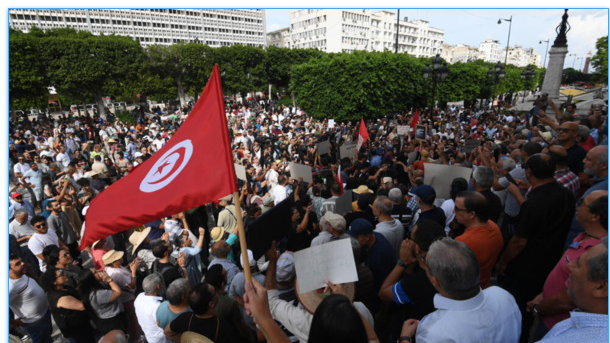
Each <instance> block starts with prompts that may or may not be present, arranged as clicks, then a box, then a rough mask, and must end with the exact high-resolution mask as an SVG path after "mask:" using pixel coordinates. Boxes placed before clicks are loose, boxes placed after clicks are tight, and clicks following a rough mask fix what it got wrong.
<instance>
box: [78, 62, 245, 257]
mask: <svg viewBox="0 0 610 343" xmlns="http://www.w3.org/2000/svg"><path fill="white" fill-rule="evenodd" d="M236 191H237V180H236V177H235V169H234V166H233V158H232V156H231V147H230V142H229V131H228V128H227V119H226V117H225V107H224V99H223V96H222V88H221V85H220V73H219V71H218V66H214V69H213V71H212V76H211V77H210V80H209V82H208V84H207V86H206V87H205V89H204V90H203V92H202V93H201V97H200V98H199V100H198V101H197V103H196V104H195V106H194V107H193V110H192V111H191V113H190V114H189V116H188V118H187V119H186V120H185V121H184V123H183V124H182V126H181V127H180V129H179V130H178V131H177V132H176V134H175V135H174V136H173V137H172V139H171V140H170V141H169V142H167V144H165V145H164V146H163V148H161V150H159V151H157V152H156V153H155V154H154V155H153V156H152V157H150V158H149V159H148V160H147V161H146V162H144V163H143V164H142V165H140V166H138V167H137V168H136V169H134V170H133V171H132V172H131V173H129V175H127V176H126V177H124V178H123V179H121V180H119V181H117V182H116V183H114V184H113V185H112V186H110V187H109V188H108V189H106V190H105V191H103V192H102V193H100V194H99V195H98V196H96V197H95V199H93V201H92V202H91V206H90V207H89V209H88V210H87V215H86V216H85V223H86V229H85V233H84V234H83V239H82V241H81V249H83V248H84V247H86V246H88V245H90V244H92V243H93V242H95V241H96V240H98V239H100V238H103V237H107V236H108V235H112V234H115V233H118V232H122V231H125V230H126V229H129V228H132V227H136V226H138V225H141V224H143V223H148V222H151V221H154V220H157V219H159V218H163V217H166V216H169V215H172V214H175V213H178V212H182V211H185V210H188V209H191V208H193V207H197V206H200V205H202V204H206V203H209V202H212V201H214V200H217V199H219V198H221V197H223V196H226V195H228V194H231V193H233V192H236Z"/></svg>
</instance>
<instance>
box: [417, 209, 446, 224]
mask: <svg viewBox="0 0 610 343" xmlns="http://www.w3.org/2000/svg"><path fill="white" fill-rule="evenodd" d="M422 220H431V221H433V222H437V223H438V224H439V225H440V226H442V227H445V221H446V220H447V217H445V212H444V211H443V209H441V208H440V207H435V208H433V209H431V210H428V211H424V212H421V213H420V214H419V219H417V222H418V223H419V222H420V221H422Z"/></svg>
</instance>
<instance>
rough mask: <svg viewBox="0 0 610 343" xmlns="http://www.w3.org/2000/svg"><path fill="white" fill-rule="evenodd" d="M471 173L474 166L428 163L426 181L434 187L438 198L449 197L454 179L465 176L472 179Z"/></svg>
mask: <svg viewBox="0 0 610 343" xmlns="http://www.w3.org/2000/svg"><path fill="white" fill-rule="evenodd" d="M471 174H472V168H465V167H458V166H450V165H446V164H434V163H426V173H425V174H424V183H425V184H426V185H430V186H432V188H434V190H435V191H436V198H437V199H449V198H450V197H451V196H450V191H451V182H453V179H455V178H456V177H463V178H464V179H466V181H470V175H471Z"/></svg>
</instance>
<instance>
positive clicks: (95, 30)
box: [9, 9, 266, 47]
mask: <svg viewBox="0 0 610 343" xmlns="http://www.w3.org/2000/svg"><path fill="white" fill-rule="evenodd" d="M32 26H36V27H38V28H40V29H42V30H48V29H55V28H66V27H70V28H74V29H76V30H77V31H88V32H91V33H92V34H94V35H100V34H105V35H110V34H116V35H120V36H128V37H131V38H133V39H134V40H135V39H137V40H138V41H139V42H140V44H141V45H142V46H144V47H146V46H148V45H152V44H160V45H171V44H175V43H180V42H200V43H202V44H207V45H209V46H211V47H220V46H231V45H246V46H259V47H263V46H265V44H266V35H265V32H266V28H265V10H260V9H11V10H9V27H10V28H12V29H15V30H20V31H24V32H28V31H29V30H30V28H31V27H32Z"/></svg>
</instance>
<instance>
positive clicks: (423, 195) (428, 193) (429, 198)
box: [411, 185, 436, 203]
mask: <svg viewBox="0 0 610 343" xmlns="http://www.w3.org/2000/svg"><path fill="white" fill-rule="evenodd" d="M411 193H413V194H414V195H415V196H417V197H418V198H420V199H421V200H422V201H423V202H425V203H431V202H433V201H434V198H436V191H435V190H434V188H432V186H429V185H421V186H418V187H414V188H413V189H412V190H411Z"/></svg>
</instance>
